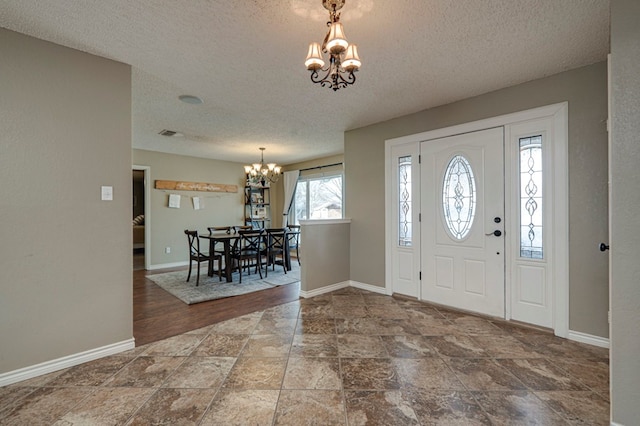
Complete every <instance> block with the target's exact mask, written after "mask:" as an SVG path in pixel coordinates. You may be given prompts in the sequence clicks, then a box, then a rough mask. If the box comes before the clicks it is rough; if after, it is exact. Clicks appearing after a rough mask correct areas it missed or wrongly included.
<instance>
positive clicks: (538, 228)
mask: <svg viewBox="0 0 640 426" xmlns="http://www.w3.org/2000/svg"><path fill="white" fill-rule="evenodd" d="M520 257H526V258H529V259H542V258H543V256H542V136H531V137H527V138H521V139H520Z"/></svg>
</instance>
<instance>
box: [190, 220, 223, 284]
mask: <svg viewBox="0 0 640 426" xmlns="http://www.w3.org/2000/svg"><path fill="white" fill-rule="evenodd" d="M184 233H185V234H186V235H187V239H188V240H189V274H188V275H187V282H189V280H190V279H191V268H192V266H193V262H194V261H195V262H196V263H197V268H198V272H197V275H196V287H197V286H199V285H200V264H201V263H202V262H206V263H207V266H208V268H207V270H212V269H213V262H214V261H216V260H217V261H218V276H219V277H220V281H222V256H220V255H219V254H215V253H213V254H211V255H210V254H209V253H206V252H203V251H202V250H200V238H198V231H189V230H188V229H185V230H184Z"/></svg>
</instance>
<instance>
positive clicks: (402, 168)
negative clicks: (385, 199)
mask: <svg viewBox="0 0 640 426" xmlns="http://www.w3.org/2000/svg"><path fill="white" fill-rule="evenodd" d="M411 201H412V197H411V156H410V155H408V156H405V157H400V158H398V245H401V246H405V247H410V246H411Z"/></svg>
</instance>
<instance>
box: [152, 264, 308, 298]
mask: <svg viewBox="0 0 640 426" xmlns="http://www.w3.org/2000/svg"><path fill="white" fill-rule="evenodd" d="M291 266H292V268H291V271H287V273H286V274H285V273H284V272H282V267H278V266H276V270H275V271H272V270H271V269H269V275H268V276H267V277H264V272H263V273H262V275H263V278H262V279H260V275H259V274H256V273H253V271H251V275H247V274H246V272H244V273H243V274H242V284H240V282H239V279H240V278H239V275H238V273H237V272H234V273H233V281H232V282H230V283H228V282H226V281H220V279H219V278H218V276H217V275H215V276H213V277H209V276H207V270H206V268H202V269H200V285H199V286H197V287H196V275H197V274H196V270H195V268H194V270H193V271H192V272H191V279H190V280H189V282H187V274H188V271H186V270H185V271H176V272H167V273H164V274H155V275H147V278H148V279H150V280H151V281H153V282H154V283H156V284H157V285H159V286H160V287H162V289H163V290H165V291H168V292H169V293H171V294H172V295H174V296H175V297H177V298H178V299H180V300H182V301H183V302H184V303H186V304H187V305H193V304H194V303H200V302H206V301H208V300H215V299H222V298H225V297H232V296H238V295H241V294H247V293H253V292H254V291H260V290H266V289H269V288H274V287H278V286H281V285H288V284H293V283H296V282H298V281H300V267H299V266H298V264H297V262H292V265H291ZM223 280H224V278H223Z"/></svg>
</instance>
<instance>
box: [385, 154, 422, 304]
mask: <svg viewBox="0 0 640 426" xmlns="http://www.w3.org/2000/svg"><path fill="white" fill-rule="evenodd" d="M418 156H419V145H418V144H417V143H415V144H411V145H402V146H397V147H393V148H391V149H390V150H389V159H390V164H388V166H387V172H388V173H389V175H390V178H391V179H390V182H391V190H387V191H386V193H387V194H388V195H389V196H390V197H389V199H388V200H387V202H388V203H389V204H391V205H392V206H393V208H392V210H391V212H392V213H391V221H390V222H389V223H387V226H388V229H387V235H389V236H390V238H391V244H388V245H387V249H388V250H389V256H390V258H391V263H390V265H389V266H390V267H389V268H388V271H387V274H388V279H389V280H390V282H391V287H392V288H391V291H392V293H398V294H403V295H405V296H411V297H415V298H418V296H419V291H420V285H419V283H420V278H419V277H420V236H419V229H420V226H419V220H418V215H419V210H418V207H419V203H418V204H416V200H417V199H419V188H420V187H419V185H420V179H419V172H420V167H419V164H418Z"/></svg>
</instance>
